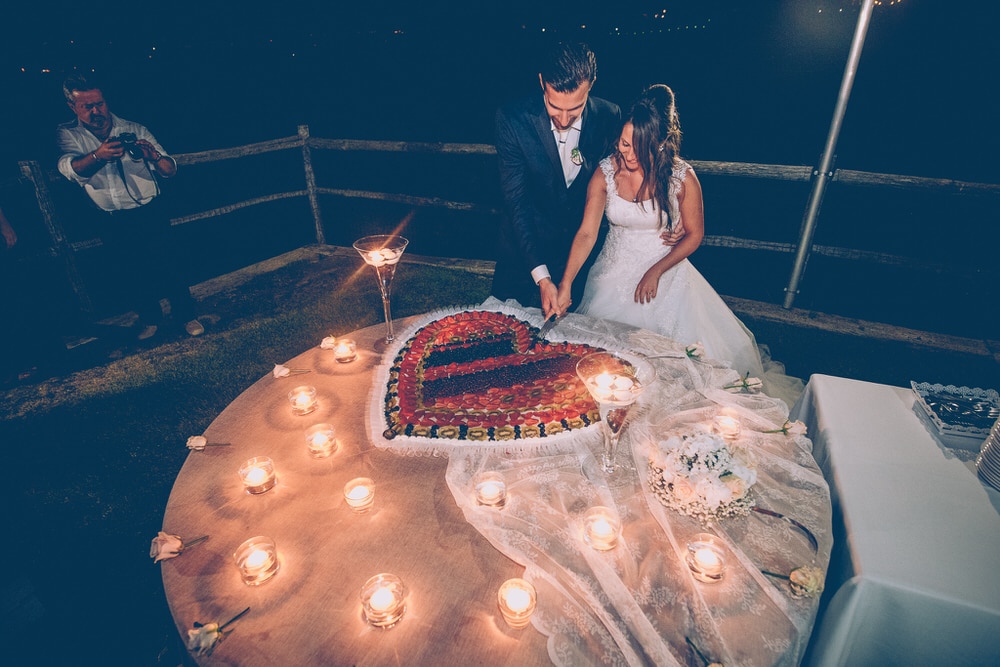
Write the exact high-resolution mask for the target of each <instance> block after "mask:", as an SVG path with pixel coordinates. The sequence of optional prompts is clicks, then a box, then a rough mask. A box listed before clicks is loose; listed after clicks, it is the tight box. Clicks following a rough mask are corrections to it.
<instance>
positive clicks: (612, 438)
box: [576, 352, 656, 474]
mask: <svg viewBox="0 0 1000 667" xmlns="http://www.w3.org/2000/svg"><path fill="white" fill-rule="evenodd" d="M576 374H577V375H578V376H579V377H580V379H581V380H582V381H583V384H584V385H585V386H586V387H587V390H588V391H589V392H590V395H591V396H592V397H593V399H594V401H596V402H597V407H598V409H599V410H600V412H601V421H602V422H603V423H604V427H603V428H604V451H603V453H602V455H601V468H602V469H603V470H604V472H605V473H609V474H610V473H613V472H614V471H615V456H616V454H617V453H618V440H619V438H620V437H621V432H622V427H623V426H624V425H625V418H626V417H628V413H629V409H630V408H631V407H632V404H633V403H635V401H636V399H638V398H639V395H640V394H641V393H642V392H643V391H644V390H645V389H646V388H647V387H648V386H649V385H651V384H653V382H654V381H655V380H656V369H655V368H653V365H652V364H650V363H649V362H648V361H646V360H645V359H643V358H641V357H638V356H635V355H631V354H627V353H622V352H616V353H611V352H595V353H594V354H588V355H587V356H586V357H584V358H583V359H581V360H580V361H578V362H577V364H576Z"/></svg>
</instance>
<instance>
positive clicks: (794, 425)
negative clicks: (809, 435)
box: [784, 420, 806, 435]
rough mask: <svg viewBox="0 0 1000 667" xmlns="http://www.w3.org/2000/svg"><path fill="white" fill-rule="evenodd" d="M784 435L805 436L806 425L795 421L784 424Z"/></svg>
mask: <svg viewBox="0 0 1000 667" xmlns="http://www.w3.org/2000/svg"><path fill="white" fill-rule="evenodd" d="M784 428H785V433H787V434H788V435H805V434H806V425H805V424H803V423H802V422H800V421H798V420H796V421H793V422H787V421H786V422H785V427H784Z"/></svg>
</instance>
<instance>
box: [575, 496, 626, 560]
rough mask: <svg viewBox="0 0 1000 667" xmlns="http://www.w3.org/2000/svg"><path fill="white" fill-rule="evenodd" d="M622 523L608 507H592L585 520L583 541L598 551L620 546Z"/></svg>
mask: <svg viewBox="0 0 1000 667" xmlns="http://www.w3.org/2000/svg"><path fill="white" fill-rule="evenodd" d="M620 531H621V521H620V520H619V518H618V515H617V514H615V513H614V511H613V510H611V509H608V508H607V507H601V506H597V507H591V508H590V509H589V510H587V513H586V514H585V515H584V518H583V539H584V541H585V542H586V543H587V544H589V545H590V546H591V547H593V548H594V549H597V550H598V551H608V550H610V549H614V548H615V547H616V546H617V545H618V533H619V532H620Z"/></svg>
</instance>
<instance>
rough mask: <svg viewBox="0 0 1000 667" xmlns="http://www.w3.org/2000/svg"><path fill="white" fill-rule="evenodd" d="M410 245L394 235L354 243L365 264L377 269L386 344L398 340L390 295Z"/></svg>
mask: <svg viewBox="0 0 1000 667" xmlns="http://www.w3.org/2000/svg"><path fill="white" fill-rule="evenodd" d="M408 243H409V240H407V239H405V238H404V237H402V236H397V235H394V234H376V235H374V236H365V237H364V238H360V239H358V240H357V241H355V242H354V249H355V250H357V251H358V254H359V255H361V258H362V259H363V260H365V264H368V265H370V266H372V267H373V268H374V269H375V276H376V277H377V278H378V288H379V290H380V291H381V292H382V308H383V309H384V310H385V327H386V336H385V342H386V343H391V342H392V341H393V340H395V339H396V335H395V333H393V330H392V314H391V313H390V311H389V294H390V290H391V288H392V278H393V276H395V275H396V264H398V263H399V259H400V258H401V257H402V256H403V251H404V250H406V245H407V244H408Z"/></svg>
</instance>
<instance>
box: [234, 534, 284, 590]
mask: <svg viewBox="0 0 1000 667" xmlns="http://www.w3.org/2000/svg"><path fill="white" fill-rule="evenodd" d="M233 560H234V561H235V562H236V569H237V570H238V571H239V573H240V578H241V579H242V580H243V583H245V584H246V585H247V586H259V585H261V584H262V583H264V582H265V581H267V580H268V579H270V578H271V577H273V576H274V575H275V574H276V573H277V572H278V568H279V566H280V561H279V560H278V552H277V549H276V547H275V544H274V540H272V539H271V538H269V537H264V536H262V535H258V536H257V537H251V538H250V539H249V540H247V541H246V542H244V543H243V544H241V545H240V546H239V547H237V549H236V551H235V552H234V553H233Z"/></svg>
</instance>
